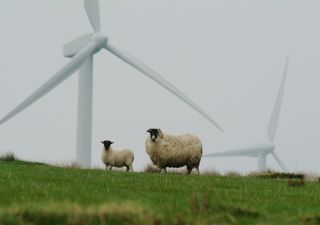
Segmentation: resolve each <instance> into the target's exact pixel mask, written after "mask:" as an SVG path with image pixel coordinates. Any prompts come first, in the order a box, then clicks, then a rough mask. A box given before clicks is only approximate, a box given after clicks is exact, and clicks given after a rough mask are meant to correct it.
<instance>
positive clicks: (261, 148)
mask: <svg viewBox="0 0 320 225" xmlns="http://www.w3.org/2000/svg"><path fill="white" fill-rule="evenodd" d="M288 64H289V56H288V57H287V61H286V65H285V69H284V73H283V77H282V81H281V86H280V88H279V92H278V96H277V99H276V102H275V105H274V108H273V111H272V114H271V117H270V121H269V126H268V142H267V143H263V144H260V145H256V146H252V147H246V148H241V149H236V150H229V151H223V152H216V153H209V154H205V155H203V157H228V156H229V157H232V156H250V157H257V161H258V171H266V170H267V155H269V154H271V155H272V156H273V157H274V159H275V160H276V161H277V162H278V164H279V165H280V167H281V168H282V170H283V171H288V168H287V166H286V165H285V164H284V163H283V161H282V160H281V159H280V158H279V156H278V155H277V154H276V152H275V151H274V149H275V145H274V142H273V141H274V137H275V134H276V130H277V126H278V122H279V116H280V110H281V104H282V99H283V95H284V89H285V82H286V78H287V71H288Z"/></svg>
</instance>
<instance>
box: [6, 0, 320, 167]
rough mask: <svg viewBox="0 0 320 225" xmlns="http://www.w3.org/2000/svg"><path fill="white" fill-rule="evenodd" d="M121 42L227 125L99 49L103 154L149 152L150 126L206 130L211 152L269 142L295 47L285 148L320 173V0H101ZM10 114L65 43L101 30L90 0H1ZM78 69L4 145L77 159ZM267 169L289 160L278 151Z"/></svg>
mask: <svg viewBox="0 0 320 225" xmlns="http://www.w3.org/2000/svg"><path fill="white" fill-rule="evenodd" d="M100 6H101V24H102V30H103V32H104V33H105V34H106V35H107V36H109V41H110V43H111V44H113V45H115V46H116V47H118V48H122V49H125V50H126V51H128V52H130V53H132V54H133V55H135V56H137V57H138V58H140V59H141V60H142V61H143V62H145V63H146V64H147V65H149V66H150V67H151V68H153V69H154V70H156V71H157V72H159V73H160V74H161V75H163V76H164V77H165V78H166V79H168V80H169V81H171V82H172V83H173V84H175V85H176V87H178V88H179V89H180V90H182V91H183V92H184V93H186V94H187V95H188V96H189V97H190V98H191V99H193V100H194V101H195V102H196V103H198V104H199V105H200V106H201V107H202V108H203V109H204V110H205V111H206V112H207V113H208V114H209V115H211V117H212V118H213V119H214V120H216V121H217V122H218V123H219V125H220V126H222V127H223V128H224V130H225V132H224V133H221V132H220V131H219V130H218V129H216V127H214V126H213V125H212V124H210V123H209V122H208V121H207V120H205V119H204V118H203V117H202V116H200V115H199V114H198V113H197V112H195V111H194V110H192V109H191V108H190V107H189V106H187V105H185V104H184V103H183V102H181V101H180V100H179V99H177V98H176V97H175V96H173V95H172V94H171V93H169V92H168V91H166V90H164V89H163V88H162V87H160V86H159V85H157V84H156V83H154V82H153V81H152V80H150V79H149V78H147V77H145V76H144V75H142V74H141V73H140V72H138V71H136V70H135V69H133V68H132V67H130V66H129V65H126V64H125V63H124V62H122V61H121V60H119V59H118V58H116V57H115V56H113V55H111V54H110V53H109V52H107V51H101V52H100V53H99V54H96V55H95V58H94V60H95V61H94V90H93V91H94V93H93V136H92V142H93V143H92V164H93V165H94V166H97V167H102V166H103V164H102V162H101V159H100V155H101V151H102V145H101V143H100V141H101V140H104V139H109V140H112V141H114V142H115V144H114V145H113V147H114V148H115V149H116V148H123V147H129V148H131V149H132V150H133V151H134V153H135V162H134V168H135V169H136V170H141V169H143V168H144V167H145V166H146V165H147V164H148V163H149V162H150V159H149V157H148V155H147V154H146V152H145V145H144V140H145V138H146V136H147V135H146V130H147V129H148V128H150V127H159V128H161V129H162V130H163V131H164V132H167V133H173V134H181V133H186V132H189V133H193V134H196V135H198V136H199V137H200V138H201V139H202V141H203V145H204V152H205V153H210V152H215V151H222V150H228V149H234V148H239V147H244V146H252V145H256V144H259V143H262V142H264V141H267V125H268V122H269V118H270V114H271V111H272V107H273V104H274V101H275V98H276V95H277V91H278V88H279V85H280V81H281V77H282V73H283V70H284V65H285V59H286V57H287V55H288V54H290V56H291V58H290V64H289V69H288V79H287V84H286V91H285V95H284V99H283V105H282V111H281V115H280V120H279V125H278V130H277V134H276V138H275V144H276V151H277V153H278V154H279V156H280V157H281V158H282V160H283V161H284V162H285V163H286V164H287V166H288V167H289V168H290V169H291V170H293V171H305V172H310V171H312V172H316V173H319V172H320V163H319V160H320V153H319V151H320V143H319V140H320V128H319V122H320V119H319V115H320V106H319V98H320V89H319V81H320V76H319V75H320V13H319V12H320V2H319V1H317V0H314V1H311V0H307V1H301V0H300V1H298V0H281V1H279V0H272V1H270V0H268V1H266V0H265V1H256V0H242V1H238V0H220V1H216V0H201V1H195V0H161V1H155V0H135V1H129V0H127V1H124V0H101V1H100ZM0 27H1V36H0V40H1V41H0V49H1V51H0V103H1V107H0V117H2V116H4V115H5V114H6V113H8V112H9V111H10V110H11V109H12V108H13V107H15V106H16V105H17V104H19V103H20V102H21V101H22V100H24V98H25V97H27V96H28V95H29V94H31V93H32V92H33V91H34V90H35V89H36V88H38V87H39V86H40V85H41V84H42V83H44V82H45V81H46V80H48V79H49V78H50V77H51V76H52V75H53V74H54V73H56V71H57V70H59V69H60V68H61V67H62V66H63V65H64V64H66V63H67V62H68V61H69V59H68V58H64V57H63V53H62V47H63V45H64V44H65V43H66V42H68V41H70V40H71V39H73V38H74V37H76V36H78V35H81V34H83V33H86V32H91V31H92V28H91V26H90V24H89V21H88V19H87V16H86V14H85V11H84V7H83V2H82V0H81V1H80V0H68V1H64V0H55V1H50V0H46V1H44V0H28V1H23V0H10V1H9V0H7V1H3V2H2V4H1V7H0ZM77 78H78V77H77V73H75V74H74V75H73V76H71V77H70V78H69V79H67V80H66V81H65V82H64V83H62V84H61V85H60V86H59V87H57V88H56V89H54V90H53V91H52V92H50V93H49V94H48V95H46V96H44V97H43V98H41V99H40V100H39V101H38V102H36V103H35V104H33V105H32V106H31V107H29V108H28V109H27V110H25V111H23V112H21V113H20V114H18V115H17V116H16V117H14V118H13V119H11V120H9V121H8V122H7V123H5V124H3V125H2V126H0V153H1V152H6V151H8V150H11V151H13V152H14V153H15V154H16V155H17V156H18V157H20V158H22V159H26V160H36V161H43V162H50V163H68V162H71V161H72V160H74V159H75V152H76V151H75V143H76V139H75V137H76V106H77V91H78V90H77V87H78V86H77V85H78V84H77V82H78V79H77ZM256 164H257V160H256V159H255V158H246V157H242V158H203V159H202V162H201V170H206V169H210V170H211V169H215V170H218V171H221V172H225V171H234V170H237V171H241V172H246V171H252V170H254V169H256ZM267 164H268V167H270V168H273V169H279V167H278V165H277V164H276V162H275V161H274V160H273V158H271V157H270V156H269V157H268V162H267Z"/></svg>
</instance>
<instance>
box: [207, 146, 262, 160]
mask: <svg viewBox="0 0 320 225" xmlns="http://www.w3.org/2000/svg"><path fill="white" fill-rule="evenodd" d="M265 151H266V149H265V148H261V147H259V146H255V147H247V148H239V149H235V150H228V151H222V152H215V153H208V154H204V155H203V157H233V156H251V157H255V156H257V155H259V154H260V153H263V152H265Z"/></svg>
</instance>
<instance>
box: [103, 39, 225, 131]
mask: <svg viewBox="0 0 320 225" xmlns="http://www.w3.org/2000/svg"><path fill="white" fill-rule="evenodd" d="M105 48H106V49H107V50H109V51H110V52H111V53H113V54H114V55H116V56H118V57H119V58H120V59H122V60H123V61H125V62H126V63H128V64H129V65H131V66H132V67H134V68H136V69H137V70H139V71H140V72H142V73H143V74H144V75H146V76H147V77H149V78H150V79H152V80H153V81H155V82H156V83H158V84H159V85H161V86H162V87H164V88H165V89H167V90H168V91H170V92H171V93H172V94H174V95H175V96H176V97H178V98H179V99H181V100H182V101H183V102H185V103H186V104H188V105H189V106H190V107H191V108H193V109H194V110H196V111H197V112H198V113H200V114H201V115H202V116H203V117H205V118H206V119H207V120H209V121H210V122H211V123H212V124H213V125H215V126H216V127H217V128H218V129H219V130H220V131H222V132H223V129H222V128H221V127H220V126H219V125H218V124H217V123H216V122H215V121H214V120H213V119H211V117H210V116H209V115H208V114H207V113H205V112H204V111H203V109H201V108H200V107H199V106H198V105H197V104H195V103H194V102H193V101H192V100H191V99H190V98H188V97H187V96H186V95H185V94H184V93H182V92H181V91H180V90H179V89H177V88H176V87H175V86H173V85H172V84H171V83H170V82H169V81H167V80H166V79H164V78H163V77H162V76H160V75H159V74H158V73H156V72H155V71H154V70H152V69H151V68H149V67H148V66H147V65H145V64H144V63H142V62H141V61H140V60H138V59H137V58H136V57H134V56H132V55H131V54H129V53H127V52H125V51H123V50H119V49H117V48H115V47H114V46H111V45H110V44H109V43H108V44H107V45H106V47H105Z"/></svg>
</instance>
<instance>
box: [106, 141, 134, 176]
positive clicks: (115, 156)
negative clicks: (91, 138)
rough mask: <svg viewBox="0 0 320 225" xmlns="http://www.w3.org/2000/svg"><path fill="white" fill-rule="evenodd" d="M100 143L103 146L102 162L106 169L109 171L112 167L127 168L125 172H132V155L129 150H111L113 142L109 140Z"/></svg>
mask: <svg viewBox="0 0 320 225" xmlns="http://www.w3.org/2000/svg"><path fill="white" fill-rule="evenodd" d="M101 143H102V144H103V145H104V150H103V152H102V162H103V163H104V164H105V165H106V169H109V170H111V169H112V167H113V166H114V167H123V166H125V167H126V168H127V172H129V171H132V172H133V167H132V163H133V160H134V155H133V152H132V151H131V150H130V149H122V150H113V149H112V148H111V145H112V144H113V142H112V141H109V140H105V141H101Z"/></svg>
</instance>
